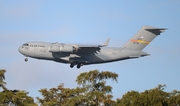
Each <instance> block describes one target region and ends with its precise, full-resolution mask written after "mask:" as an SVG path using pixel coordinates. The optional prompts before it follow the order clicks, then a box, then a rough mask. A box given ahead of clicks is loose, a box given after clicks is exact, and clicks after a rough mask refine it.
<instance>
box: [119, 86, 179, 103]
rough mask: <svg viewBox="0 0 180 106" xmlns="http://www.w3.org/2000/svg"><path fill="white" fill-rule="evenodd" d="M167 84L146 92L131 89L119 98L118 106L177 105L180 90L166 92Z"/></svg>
mask: <svg viewBox="0 0 180 106" xmlns="http://www.w3.org/2000/svg"><path fill="white" fill-rule="evenodd" d="M165 87H166V85H158V87H156V88H153V89H150V90H145V91H144V92H141V93H140V92H137V91H129V92H127V93H126V94H125V95H123V96H122V98H121V99H117V102H116V105H117V106H177V105H180V92H179V91H176V90H174V91H173V92H165V91H164V89H165Z"/></svg>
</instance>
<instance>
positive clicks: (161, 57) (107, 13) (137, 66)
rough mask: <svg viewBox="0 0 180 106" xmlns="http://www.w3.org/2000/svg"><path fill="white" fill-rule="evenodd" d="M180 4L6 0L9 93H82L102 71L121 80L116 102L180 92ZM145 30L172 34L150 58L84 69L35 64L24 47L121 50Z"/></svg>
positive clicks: (0, 21) (0, 13)
mask: <svg viewBox="0 0 180 106" xmlns="http://www.w3.org/2000/svg"><path fill="white" fill-rule="evenodd" d="M179 10H180V0H158V1H157V0H148V1H147V0H146V1H145V0H136V1H132V0H114V1H109V0H99V1H95V0H94V1H92V0H91V1H85V0H84V1H83V0H79V1H71V0H64V1H60V0H53V1H50V0H49V1H45V0H38V1H36V0H27V1H24V0H13V1H7V0H0V51H1V52H0V68H1V69H6V70H7V72H6V82H7V87H8V88H10V89H20V90H26V91H28V92H29V95H30V96H32V97H37V96H40V93H39V92H38V90H40V89H41V88H52V87H56V86H58V85H59V84H60V83H64V84H65V87H69V88H74V87H76V85H77V84H76V82H75V80H76V77H77V76H78V75H79V74H80V73H82V72H88V71H90V70H94V69H98V70H99V71H112V72H115V73H117V74H119V78H118V83H113V82H111V81H108V84H109V85H111V86H113V95H114V98H118V97H119V98H120V97H121V96H122V95H123V94H124V93H126V92H127V91H130V90H136V91H140V92H142V91H144V90H147V89H151V88H154V87H156V86H157V85H158V84H166V85H167V88H166V89H165V90H166V91H172V90H174V89H176V90H180V84H179V81H180V77H179V75H180V56H179V54H180V41H179V40H180V36H179V31H180V12H179ZM143 25H150V26H155V27H163V28H168V30H167V31H165V32H164V33H162V34H161V35H160V36H158V37H157V38H156V39H155V40H153V41H152V43H151V44H149V45H148V46H147V47H146V48H145V49H144V51H145V52H148V53H150V54H151V55H150V56H148V57H143V58H139V59H132V60H125V61H119V62H113V63H107V64H98V65H88V66H83V67H81V68H80V69H76V68H73V69H71V68H69V65H66V64H61V63H56V62H52V61H44V60H36V59H29V61H28V62H27V63H25V62H24V58H25V57H24V56H23V55H21V54H20V53H19V52H18V50H17V49H18V47H19V46H21V45H22V44H23V43H25V42H29V41H46V42H63V43H80V44H103V43H104V42H105V41H106V40H107V39H108V38H111V40H110V43H109V46H112V47H121V46H122V45H123V44H124V43H126V41H127V40H129V39H130V38H131V37H132V36H133V35H134V34H135V33H136V32H137V31H138V30H139V29H140V28H141V27H142V26H143Z"/></svg>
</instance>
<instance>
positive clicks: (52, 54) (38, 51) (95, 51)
mask: <svg viewBox="0 0 180 106" xmlns="http://www.w3.org/2000/svg"><path fill="white" fill-rule="evenodd" d="M164 30H166V29H165V28H156V27H152V26H143V27H142V28H141V29H140V30H139V31H138V32H137V33H136V34H135V35H134V36H133V37H132V38H131V39H130V40H129V41H128V42H127V43H125V45H124V46H122V47H106V46H107V45H108V43H109V39H108V40H107V41H106V42H105V43H104V44H103V45H82V44H65V43H57V42H56V43H46V42H28V43H25V44H23V45H22V46H20V47H19V49H18V50H19V52H20V53H21V54H23V55H24V56H26V57H31V58H36V59H43V60H53V61H56V62H60V63H66V64H70V67H71V68H73V67H74V66H75V65H77V68H80V67H81V66H83V65H88V64H98V63H107V62H113V61H120V60H126V59H133V58H139V57H143V56H148V55H149V54H148V53H146V52H143V51H142V50H143V49H144V48H145V47H146V46H147V45H148V44H149V43H150V42H151V41H152V40H153V39H154V38H155V37H156V36H158V35H160V33H161V32H164ZM25 61H26V62H27V61H28V58H25Z"/></svg>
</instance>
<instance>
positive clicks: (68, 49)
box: [49, 45, 74, 52]
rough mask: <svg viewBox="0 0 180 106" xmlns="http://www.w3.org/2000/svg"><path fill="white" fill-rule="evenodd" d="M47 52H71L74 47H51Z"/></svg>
mask: <svg viewBox="0 0 180 106" xmlns="http://www.w3.org/2000/svg"><path fill="white" fill-rule="evenodd" d="M49 51H50V52H73V51H74V47H73V46H70V45H52V46H51V47H50V49H49Z"/></svg>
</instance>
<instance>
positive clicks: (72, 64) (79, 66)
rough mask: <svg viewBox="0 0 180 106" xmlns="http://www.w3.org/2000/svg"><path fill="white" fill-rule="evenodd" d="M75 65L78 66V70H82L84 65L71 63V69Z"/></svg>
mask: <svg viewBox="0 0 180 106" xmlns="http://www.w3.org/2000/svg"><path fill="white" fill-rule="evenodd" d="M75 65H77V68H78V69H79V68H81V66H82V64H81V63H78V64H75V63H71V64H70V67H71V68H73V67H74V66H75Z"/></svg>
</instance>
